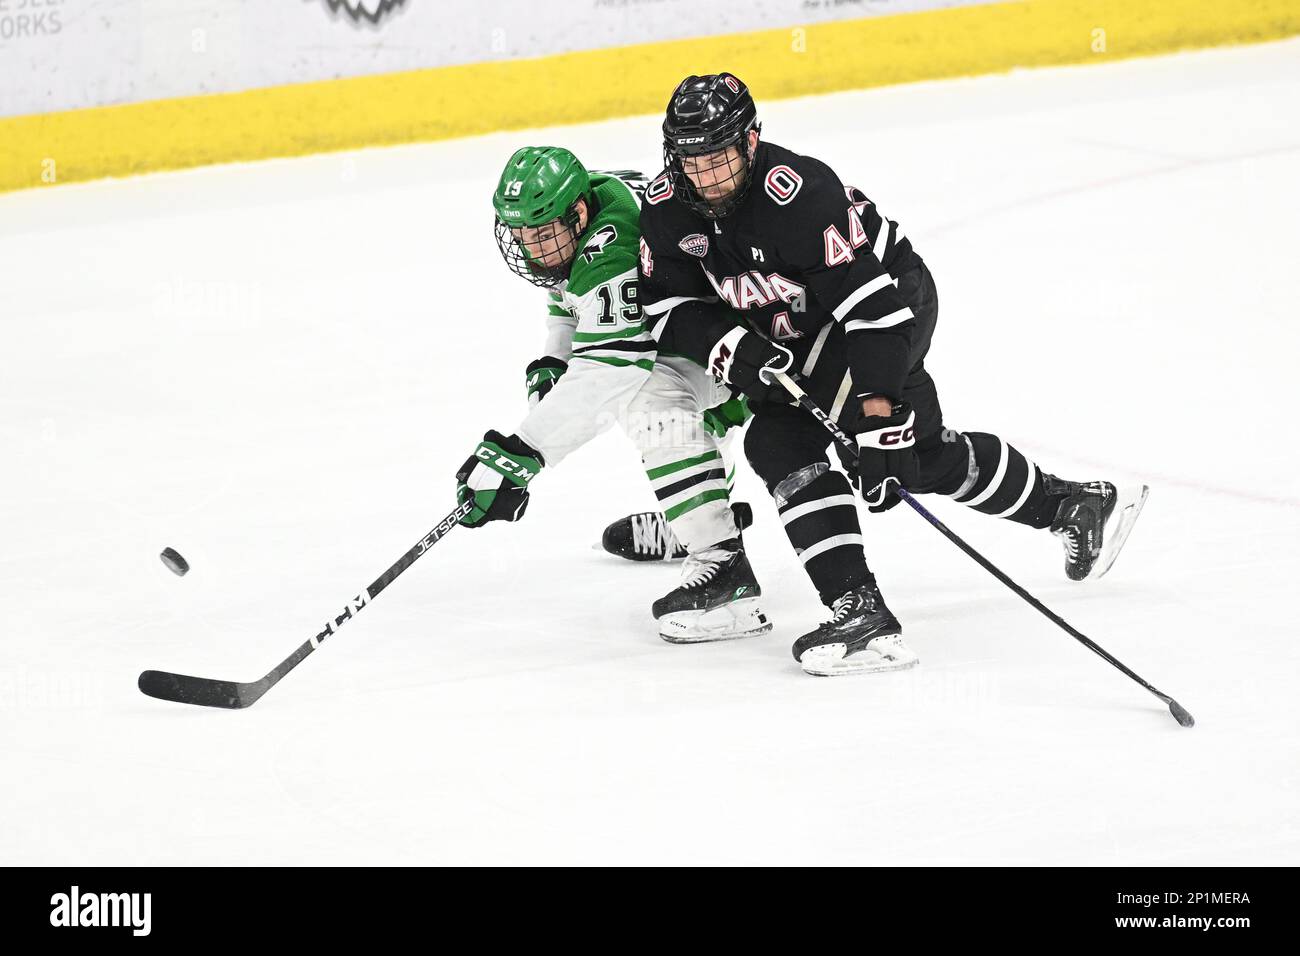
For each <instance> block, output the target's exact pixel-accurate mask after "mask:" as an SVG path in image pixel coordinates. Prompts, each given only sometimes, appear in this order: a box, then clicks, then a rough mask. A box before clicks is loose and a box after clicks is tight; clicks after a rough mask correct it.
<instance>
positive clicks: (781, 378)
mask: <svg viewBox="0 0 1300 956" xmlns="http://www.w3.org/2000/svg"><path fill="white" fill-rule="evenodd" d="M770 375H771V377H772V378H774V379H776V380H777V381H778V382H780V383H781V385H782V386H783V387H784V388H785V390H786V391H788V392H789V393H790V394H791V395H792V396H794V398H795V399H797V400H798V402H799V404H800V405H802V406H803V408H804V410H805V411H807V412H808V413H809V414H810V415H812V416H813V418H815V419H817V420H818V421H819V422H821V423H822V425H824V426H825V428H826V430H827V431H828V432H830V433H831V435H832V436H834V438H835V440H836V441H837V442H839V443H840V444H841V445H843V446H844V447H845V448H846V449H848V451H849V452H851V453H852V455H853V457H854V458H857V456H858V446H857V443H856V442H854V441H853V439H852V438H850V437H849V436H848V435H846V434H845V433H844V430H843V429H841V428H840V426H839V425H837V424H835V422H834V421H832V420H831V417H830V416H829V415H827V414H826V413H825V412H824V411H822V410H821V408H820V407H818V405H817V403H816V402H814V401H813V400H812V399H811V398H809V397H808V393H807V392H805V391H804V390H803V389H802V388H800V387H799V385H798V383H796V382H795V380H794V379H792V378H791V377H790V376H789V375H787V374H786V373H784V372H773V373H770ZM896 491H897V494H898V496H899V497H900V498H902V499H903V500H904V501H905V502H907V503H908V504H909V505H911V506H912V508H913V510H915V511H916V513H917V514H919V515H920V516H921V517H922V518H924V519H925V520H926V521H928V522H930V524H932V525H934V527H935V528H936V529H937V530H938V531H939V533H940V534H942V535H943V536H944V537H945V538H947V539H948V540H949V541H951V542H952V543H953V544H955V545H956V546H957V547H959V548H961V549H962V550H963V551H965V552H966V554H968V555H969V556H970V557H971V558H973V559H974V560H975V562H976V563H978V564H979V566H980V567H982V568H983V569H984V570H985V571H987V572H989V574H991V575H993V576H994V577H995V578H997V579H998V580H999V581H1001V582H1002V583H1003V584H1005V585H1006V586H1007V587H1009V588H1010V589H1011V590H1012V591H1015V592H1016V594H1018V595H1020V596H1021V597H1022V598H1024V599H1025V600H1026V601H1027V602H1028V603H1029V604H1030V605H1031V606H1032V607H1034V608H1035V609H1037V610H1038V611H1041V612H1042V613H1043V614H1044V615H1045V616H1046V617H1047V618H1048V620H1050V621H1052V623H1054V624H1056V625H1057V626H1058V627H1060V628H1061V629H1062V630H1064V631H1065V633H1067V634H1069V635H1070V636H1071V637H1073V638H1074V639H1075V640H1076V641H1078V642H1079V643H1080V644H1082V645H1083V646H1084V647H1086V648H1088V650H1090V651H1092V652H1093V653H1094V654H1096V655H1097V656H1099V657H1101V658H1102V659H1104V660H1106V661H1108V662H1109V663H1110V664H1111V665H1112V666H1114V667H1116V668H1118V669H1119V670H1121V671H1123V672H1124V673H1125V674H1127V675H1128V676H1129V677H1131V678H1133V680H1135V681H1137V682H1138V683H1139V684H1141V685H1142V686H1143V687H1145V688H1146V689H1147V690H1149V691H1150V692H1151V693H1153V694H1155V695H1156V696H1157V697H1159V698H1160V699H1161V700H1162V701H1164V702H1165V703H1166V704H1168V705H1169V712H1170V713H1171V714H1173V715H1174V720H1176V721H1178V723H1179V724H1181V725H1182V726H1184V727H1191V726H1193V725H1194V724H1195V723H1196V721H1195V719H1194V718H1193V717H1192V715H1191V714H1189V713H1188V712H1187V710H1186V709H1185V708H1184V707H1183V705H1182V704H1180V703H1178V701H1176V700H1174V699H1173V698H1172V697H1170V696H1169V695H1168V694H1166V693H1163V692H1162V691H1159V690H1157V689H1156V688H1154V687H1152V686H1151V685H1150V684H1148V683H1147V682H1146V681H1144V680H1143V679H1142V678H1141V677H1139V676H1138V675H1137V674H1135V673H1134V672H1133V671H1131V670H1129V669H1128V668H1127V667H1125V666H1124V664H1123V663H1121V662H1120V661H1119V660H1117V659H1116V658H1115V657H1113V656H1111V654H1110V653H1109V652H1108V651H1106V649H1105V648H1103V647H1102V646H1101V645H1099V644H1097V643H1096V642H1095V641H1093V640H1092V639H1091V638H1089V637H1088V636H1087V635H1085V634H1083V633H1082V632H1080V631H1078V630H1076V629H1075V628H1074V627H1072V626H1071V625H1070V624H1069V623H1068V622H1066V621H1065V620H1064V619H1063V618H1062V617H1061V616H1060V615H1059V614H1057V613H1056V612H1055V611H1053V610H1052V609H1051V608H1049V607H1047V605H1045V604H1043V602H1042V601H1040V600H1038V598H1036V597H1034V596H1033V595H1032V594H1030V593H1029V592H1028V591H1026V590H1025V589H1024V588H1022V587H1021V586H1020V585H1019V584H1017V583H1016V582H1015V581H1013V580H1011V578H1009V577H1008V576H1007V575H1006V574H1004V573H1003V572H1002V570H1001V569H1000V568H998V567H997V565H995V564H994V563H993V562H992V561H990V560H989V559H988V558H986V557H984V555H982V554H980V553H979V552H978V551H976V550H975V549H974V548H972V547H971V546H970V545H969V544H967V543H966V542H965V541H963V540H962V539H961V538H959V537H958V536H957V535H956V534H955V533H954V532H953V531H951V530H950V529H949V528H948V526H947V525H945V524H944V523H943V522H942V521H940V520H939V519H938V518H936V517H935V516H934V515H932V514H931V513H930V512H929V510H928V509H927V508H926V507H925V506H924V505H922V504H921V503H920V502H919V501H917V500H916V499H915V498H913V497H912V495H911V494H910V493H909V492H908V491H907V489H905V488H897V489H896Z"/></svg>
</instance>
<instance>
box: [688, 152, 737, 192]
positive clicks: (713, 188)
mask: <svg viewBox="0 0 1300 956" xmlns="http://www.w3.org/2000/svg"><path fill="white" fill-rule="evenodd" d="M682 172H684V173H685V174H686V176H687V178H688V179H690V181H691V185H692V186H694V187H695V191H696V192H697V193H699V195H700V198H702V199H703V200H704V201H705V202H707V203H709V204H711V205H717V204H719V203H722V202H726V200H727V199H729V198H730V197H731V194H732V193H734V192H735V191H736V190H737V189H738V188H739V187H740V184H741V183H742V182H743V181H744V175H743V174H744V172H745V158H744V156H742V155H741V152H740V148H739V147H738V146H728V147H727V148H726V149H720V150H718V151H717V152H716V153H705V154H704V155H703V156H683V157H682Z"/></svg>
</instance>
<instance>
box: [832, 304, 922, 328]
mask: <svg viewBox="0 0 1300 956" xmlns="http://www.w3.org/2000/svg"><path fill="white" fill-rule="evenodd" d="M914 318H916V316H914V315H913V314H912V309H911V308H910V307H909V306H906V305H905V306H903V307H902V308H901V309H899V310H898V311H897V312H890V313H889V315H882V316H881V317H880V318H878V319H874V320H873V319H849V321H847V322H845V323H844V331H845V332H859V331H862V330H863V329H866V330H871V329H887V328H889V327H890V326H891V325H901V324H902V323H904V322H906V321H907V320H908V319H914Z"/></svg>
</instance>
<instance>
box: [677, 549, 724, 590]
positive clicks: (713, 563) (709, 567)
mask: <svg viewBox="0 0 1300 956" xmlns="http://www.w3.org/2000/svg"><path fill="white" fill-rule="evenodd" d="M733 555H734V552H732V551H725V550H723V549H721V548H711V549H710V550H708V551H701V552H700V553H699V554H688V555H687V556H686V564H685V565H683V567H682V583H681V587H683V588H686V589H687V590H690V589H691V588H698V587H701V586H702V585H705V584H708V583H709V582H710V581H712V580H713V579H714V578H715V577H717V576H718V571H720V570H721V569H722V566H723V565H724V564H726V563H727V562H728V561H729V560H731V558H732V556H733Z"/></svg>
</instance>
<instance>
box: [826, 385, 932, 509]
mask: <svg viewBox="0 0 1300 956" xmlns="http://www.w3.org/2000/svg"><path fill="white" fill-rule="evenodd" d="M915 419H916V416H915V415H913V414H912V406H911V405H909V404H908V403H907V402H899V403H898V404H896V405H895V406H894V409H893V414H892V415H890V416H888V417H885V416H884V415H863V416H859V418H858V423H857V428H856V429H855V431H856V432H857V438H858V460H857V463H856V466H854V464H853V463H852V462H850V461H845V462H844V466H845V469H846V470H848V472H849V475H850V476H851V477H852V479H853V484H854V485H856V486H857V487H858V488H859V490H860V491H861V492H862V497H863V499H864V500H865V501H866V502H867V510H868V511H870V512H872V513H873V514H880V513H881V512H882V511H888V510H889V509H890V508H892V507H894V505H896V504H898V502H899V501H900V500H901V499H900V498H899V497H898V495H896V494H894V486H895V485H902V486H903V487H904V488H908V487H911V486H913V485H915V484H916V482H917V478H918V477H919V475H920V464H919V462H918V461H917V458H916V440H915V438H914V436H913V434H912V431H913V427H914V423H915ZM837 447H838V446H837ZM845 458H847V456H846V455H842V456H841V460H844V459H845Z"/></svg>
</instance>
